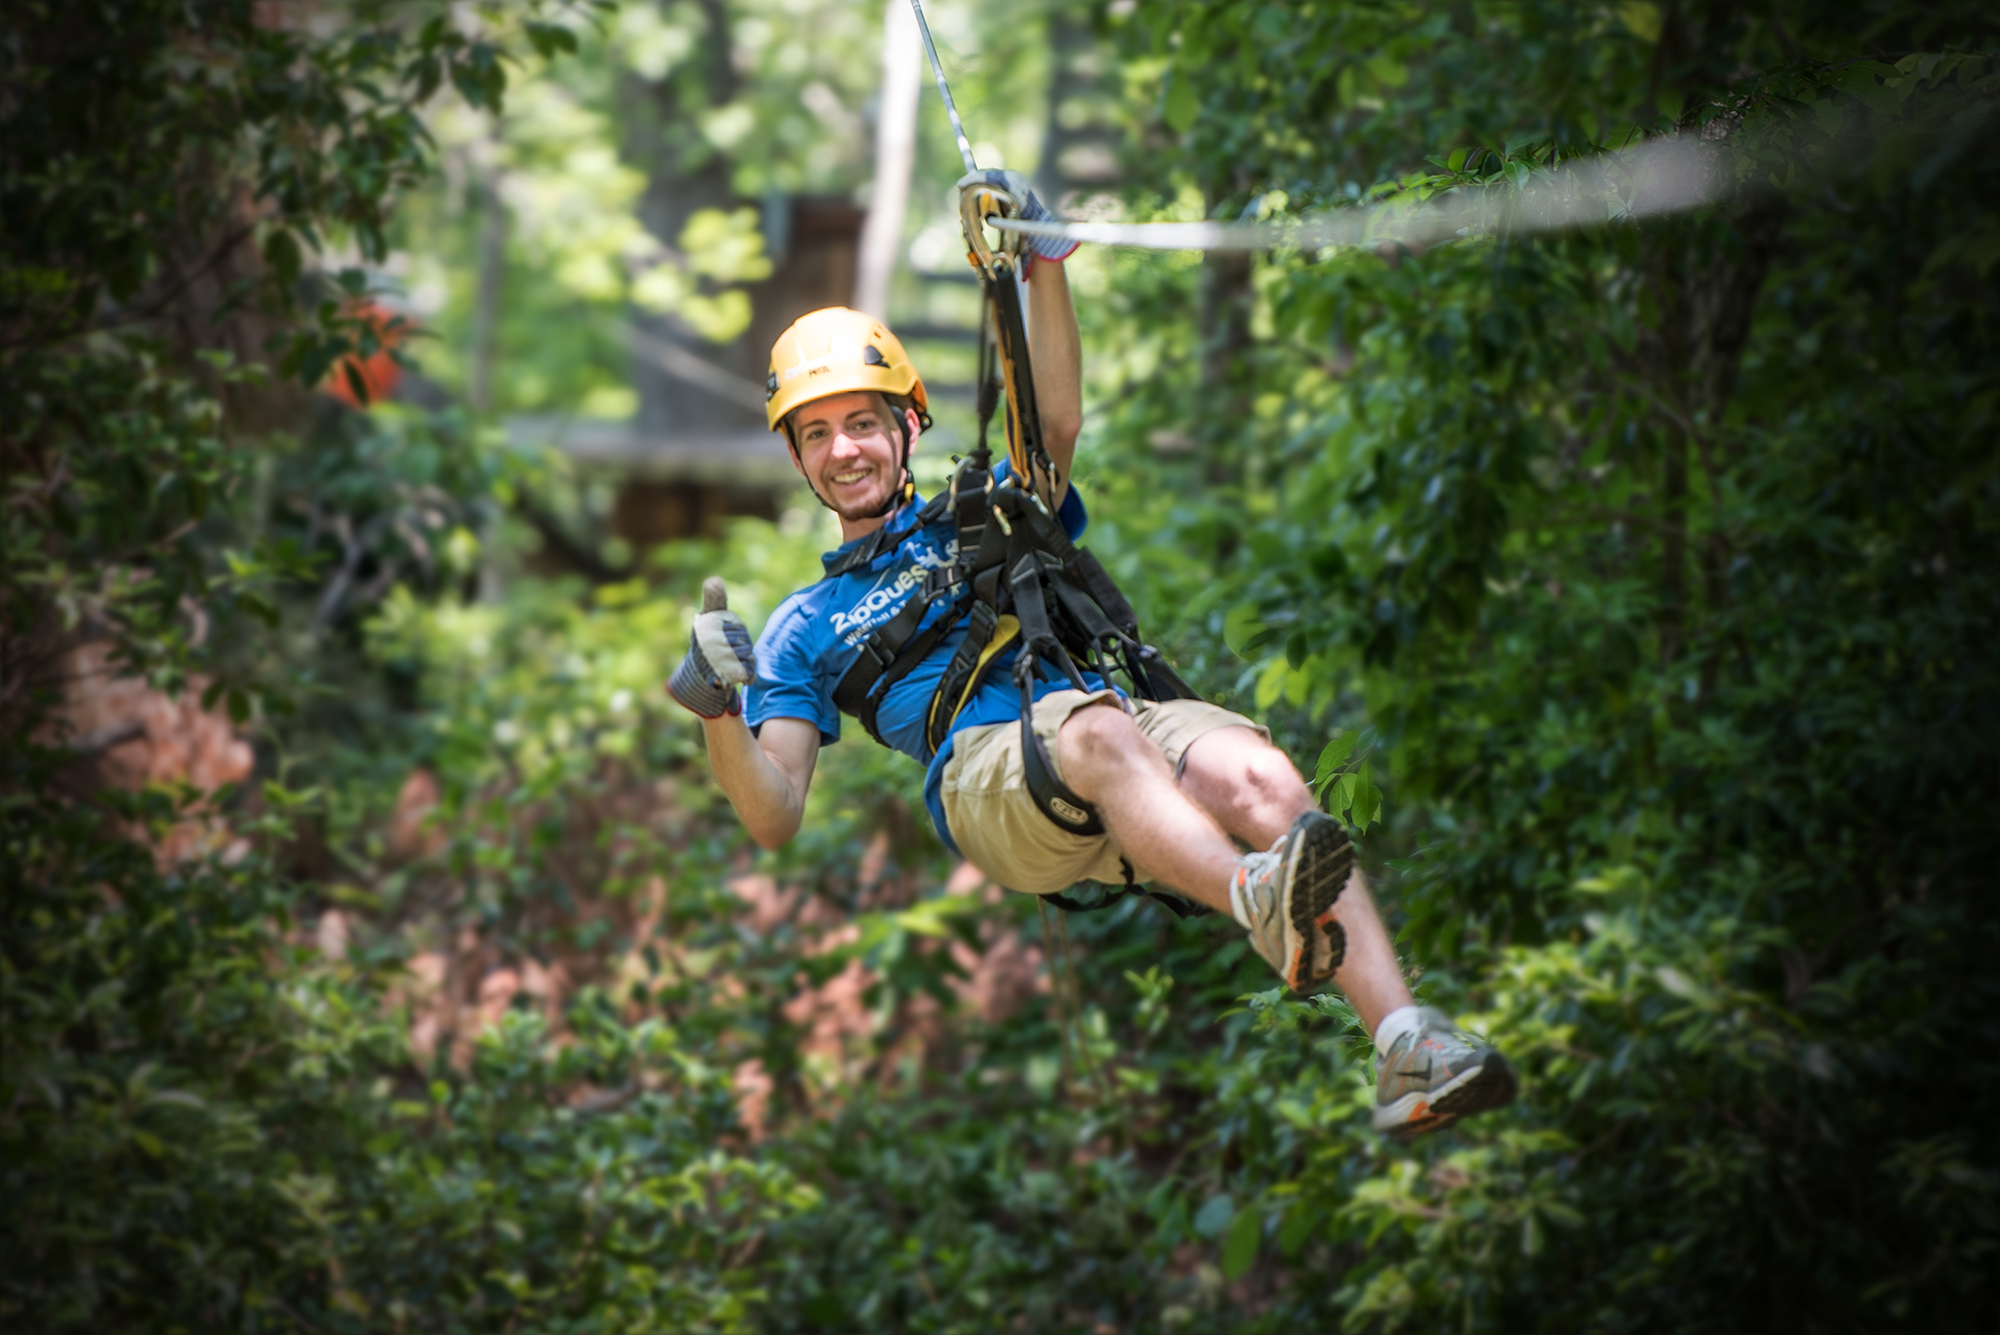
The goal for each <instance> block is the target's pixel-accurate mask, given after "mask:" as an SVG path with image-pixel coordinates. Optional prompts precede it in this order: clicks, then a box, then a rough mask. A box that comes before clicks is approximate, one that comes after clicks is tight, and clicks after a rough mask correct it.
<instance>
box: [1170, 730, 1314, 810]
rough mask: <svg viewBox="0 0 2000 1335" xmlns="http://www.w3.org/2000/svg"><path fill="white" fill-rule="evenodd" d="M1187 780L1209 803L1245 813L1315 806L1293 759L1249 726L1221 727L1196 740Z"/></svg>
mask: <svg viewBox="0 0 2000 1335" xmlns="http://www.w3.org/2000/svg"><path fill="white" fill-rule="evenodd" d="M1186 778H1187V779H1188V780H1190V781H1191V782H1190V783H1189V784H1188V786H1190V787H1193V788H1196V789H1198V790H1199V791H1200V792H1201V794H1202V795H1203V796H1204V797H1206V798H1207V799H1208V800H1209V801H1211V802H1214V803H1216V804H1217V805H1219V806H1222V807H1225V808H1228V809H1231V810H1235V811H1239V812H1252V811H1256V810H1259V809H1261V808H1273V807H1284V808H1296V809H1297V810H1304V809H1305V806H1310V805H1311V804H1312V796H1311V792H1310V790H1309V789H1308V788H1307V787H1306V782H1305V780H1304V779H1303V778H1301V777H1300V776H1299V772H1298V770H1297V769H1296V768H1294V767H1293V765H1292V762H1291V758H1290V757H1288V756H1287V755H1286V754H1285V753H1284V752H1283V751H1280V750H1279V749H1278V748H1277V747H1275V746H1273V745H1271V743H1269V742H1267V741H1265V740H1264V739H1263V738H1262V737H1261V736H1259V735H1258V734H1256V733H1255V732H1252V731H1251V730H1250V729H1248V728H1222V729H1217V730H1216V731H1215V732H1212V733H1209V734H1207V735H1206V736H1204V737H1201V738H1198V739H1196V741H1195V743H1194V744H1193V745H1192V746H1191V747H1189V748H1188V755H1187V775H1186ZM1301 803H1303V804H1304V805H1303V806H1302V805H1301Z"/></svg>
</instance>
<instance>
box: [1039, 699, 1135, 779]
mask: <svg viewBox="0 0 2000 1335" xmlns="http://www.w3.org/2000/svg"><path fill="white" fill-rule="evenodd" d="M1057 743H1058V745H1059V746H1060V747H1061V749H1062V755H1063V760H1064V762H1065V763H1069V762H1070V761H1071V760H1072V758H1074V759H1075V760H1076V761H1080V762H1082V763H1085V764H1089V763H1093V762H1102V761H1105V760H1109V759H1112V758H1115V757H1119V756H1123V755H1126V754H1129V753H1130V752H1131V751H1132V750H1133V749H1134V747H1135V746H1141V745H1151V743H1149V742H1147V740H1146V735H1145V734H1144V733H1142V732H1140V731H1139V726H1138V725H1137V724H1136V723H1134V722H1133V721H1132V716H1131V715H1129V714H1127V713H1126V712H1125V711H1124V710H1122V709H1120V708H1119V707H1118V706H1117V705H1116V704H1114V703H1113V702H1111V701H1109V700H1099V701H1096V702H1094V703H1092V704H1088V705H1085V706H1084V707H1083V708H1081V709H1079V710H1077V711H1076V712H1075V713H1074V714H1071V715H1070V716H1069V717H1068V718H1066V719H1064V720H1063V725H1062V730H1061V731H1060V732H1059V733H1058V734H1057Z"/></svg>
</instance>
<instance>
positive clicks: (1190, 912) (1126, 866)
mask: <svg viewBox="0 0 2000 1335" xmlns="http://www.w3.org/2000/svg"><path fill="white" fill-rule="evenodd" d="M1118 870H1119V871H1120V872H1122V873H1124V876H1125V884H1124V885H1123V886H1121V887H1120V888H1118V889H1116V890H1113V891H1112V892H1111V893H1110V894H1107V895H1106V896H1104V898H1102V899H1100V900H1098V901H1097V902H1096V903H1095V904H1086V903H1084V902H1083V901H1082V900H1080V899H1076V898H1074V897H1072V896H1070V895H1067V894H1060V895H1043V896H1042V898H1043V899H1045V900H1047V901H1048V902H1049V903H1051V904H1054V905H1055V906H1056V907H1057V908H1059V909H1061V910H1062V911H1063V912H1064V913H1099V912H1102V911H1103V910H1105V909H1108V908H1111V907H1113V906H1115V905H1116V904H1118V903H1119V902H1120V901H1122V900H1123V899H1124V898H1125V896H1127V895H1144V896H1145V897H1146V898H1147V899H1150V900H1152V901H1153V902H1154V903H1155V904H1158V905H1160V906H1161V907H1162V908H1164V909H1166V910H1167V911H1168V912H1170V913H1172V914H1173V915H1174V916H1175V917H1176V918H1179V919H1180V920H1181V921H1183V922H1185V921H1187V920H1188V919H1189V918H1212V917H1214V916H1215V910H1214V909H1212V908H1210V907H1209V906H1208V905H1206V904H1197V903H1195V902H1194V901H1193V900H1190V899H1182V898H1181V897H1180V896H1179V895H1177V894H1174V893H1172V892H1171V891H1167V890H1144V889H1141V888H1140V886H1139V882H1138V877H1137V876H1136V875H1135V874H1134V872H1133V870H1132V863H1131V860H1130V859H1128V858H1120V859H1118Z"/></svg>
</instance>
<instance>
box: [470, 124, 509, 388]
mask: <svg viewBox="0 0 2000 1335" xmlns="http://www.w3.org/2000/svg"><path fill="white" fill-rule="evenodd" d="M495 130H496V133H495V134H494V135H493V136H492V137H491V138H489V139H488V140H487V144H486V147H487V150H488V156H487V158H486V160H485V161H484V162H481V163H480V164H478V165H477V167H476V168H475V170H476V171H477V173H478V176H477V180H478V186H477V187H476V188H477V192H478V200H479V266H478V270H477V276H476V278H475V280H474V281H475V284H476V286H475V287H474V289H473V296H472V349H471V352H472V357H471V360H472V366H471V370H470V373H469V374H468V375H467V377H466V389H465V399H466V406H467V407H468V408H470V409H471V410H472V412H473V413H474V414H475V415H479V416H483V415H485V414H487V413H490V412H492V411H493V365H494V361H495V359H496V358H497V357H498V355H499V350H500V298H501V292H502V289H503V288H504V287H505V285H506V279H507V205H506V203H505V202H504V201H503V200H502V199H501V198H500V166H499V163H498V162H497V161H495V160H494V157H495V156H497V154H498V150H499V147H500V144H499V135H498V133H497V130H498V127H495Z"/></svg>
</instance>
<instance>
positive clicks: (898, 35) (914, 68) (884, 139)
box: [854, 0, 923, 320]
mask: <svg viewBox="0 0 2000 1335" xmlns="http://www.w3.org/2000/svg"><path fill="white" fill-rule="evenodd" d="M917 43H918V38H917V20H916V16H915V14H913V13H912V12H911V10H910V3H909V0H888V6H887V8H886V9H885V11H884V13H883V16H882V100H881V109H880V111H878V112H877V113H876V121H875V188H874V191H873V193H872V194H871V195H870V196H869V200H868V220H867V221H866V222H864V223H863V224H862V226H861V249H860V254H859V256H858V258H857V263H856V273H855V278H854V308H855V309H856V310H861V311H866V312H868V314H870V315H872V316H875V317H876V318H877V319H880V320H886V319H888V318H889V280H890V279H891V278H893V277H894V276H895V272H896V256H897V254H898V253H900V252H901V250H902V248H903V219H904V217H905V216H906V215H907V213H908V212H909V203H910V168H911V166H912V164H913V163H915V161H916V156H917V98H918V96H919V95H920V93H921V92H922V89H923V83H922V80H921V78H920V77H919V76H920V74H921V70H920V69H919V61H920V59H921V57H920V56H919V55H918V50H917Z"/></svg>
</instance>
